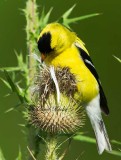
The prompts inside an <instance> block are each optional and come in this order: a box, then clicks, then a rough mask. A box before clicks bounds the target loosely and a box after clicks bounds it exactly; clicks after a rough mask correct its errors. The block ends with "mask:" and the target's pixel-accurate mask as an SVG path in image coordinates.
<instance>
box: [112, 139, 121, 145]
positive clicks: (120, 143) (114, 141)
mask: <svg viewBox="0 0 121 160" xmlns="http://www.w3.org/2000/svg"><path fill="white" fill-rule="evenodd" d="M111 142H112V143H114V144H118V145H121V142H119V141H116V140H112V141H111Z"/></svg>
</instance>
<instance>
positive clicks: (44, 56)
mask: <svg viewBox="0 0 121 160" xmlns="http://www.w3.org/2000/svg"><path fill="white" fill-rule="evenodd" d="M45 58H46V55H45V54H43V53H41V61H42V62H43V61H44V60H45Z"/></svg>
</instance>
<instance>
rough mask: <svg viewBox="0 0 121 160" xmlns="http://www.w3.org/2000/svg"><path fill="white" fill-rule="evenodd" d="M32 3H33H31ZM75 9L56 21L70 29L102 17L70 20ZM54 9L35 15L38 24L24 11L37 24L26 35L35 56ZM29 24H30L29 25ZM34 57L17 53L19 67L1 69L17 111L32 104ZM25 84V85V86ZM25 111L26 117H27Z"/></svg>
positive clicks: (83, 138) (118, 153) (78, 136)
mask: <svg viewBox="0 0 121 160" xmlns="http://www.w3.org/2000/svg"><path fill="white" fill-rule="evenodd" d="M28 2H30V0H28ZM31 2H32V1H31ZM35 7H36V11H37V5H35ZM74 8H75V5H73V6H72V7H71V8H70V9H69V10H67V11H66V12H65V13H64V14H63V15H62V16H61V17H60V18H59V19H57V20H55V21H57V22H60V23H62V24H63V25H65V26H66V27H68V28H70V24H72V23H75V22H77V21H80V20H84V19H87V18H91V17H95V16H98V15H100V14H99V13H93V14H89V15H84V16H79V17H75V18H69V16H70V14H71V13H72V11H73V9H74ZM29 9H30V12H31V7H30V8H29ZM52 10H53V8H50V10H49V11H48V12H47V13H45V9H44V8H43V9H42V13H41V16H40V17H39V16H38V15H39V14H38V11H37V12H36V14H35V17H36V22H37V23H34V22H33V21H31V19H30V18H31V17H30V15H29V14H28V11H27V10H25V9H24V10H23V11H24V14H25V17H26V20H27V21H29V22H30V21H31V22H32V23H33V24H34V27H35V24H36V27H35V28H34V31H32V30H31V29H30V28H29V27H30V25H28V26H26V33H27V45H28V46H29V45H30V41H31V46H33V50H32V51H30V52H32V55H34V54H33V51H35V50H36V49H35V44H36V40H37V38H38V34H39V32H40V31H41V30H42V29H43V28H44V27H45V26H46V25H47V24H48V23H49V20H50V15H51V13H52ZM29 22H28V23H29ZM33 24H32V25H33ZM29 47H30V46H29ZM32 55H31V56H30V57H28V55H26V60H25V61H24V58H23V56H22V54H21V53H20V54H18V53H16V57H17V62H18V65H17V66H16V67H4V68H0V70H1V71H2V72H4V75H5V78H6V79H3V78H1V80H2V81H3V83H4V84H5V85H6V86H7V87H8V89H9V90H10V94H12V93H13V92H14V93H16V95H17V96H18V99H19V104H16V105H15V109H16V106H17V107H18V106H20V105H23V106H26V105H28V106H29V105H30V104H31V103H32V102H31V98H30V97H29V96H30V94H29V87H30V85H31V84H30V77H29V72H30V68H29V67H30V66H29V65H30V64H29V59H31V58H33V57H34V58H33V59H34V60H35V62H36V60H37V59H36V56H35V55H34V56H33V57H32ZM114 57H115V58H116V59H117V60H118V61H119V62H120V63H121V59H119V58H118V57H116V56H114ZM17 74H19V76H21V77H22V78H21V80H18V79H17ZM23 84H24V85H23ZM23 86H24V87H23ZM12 109H14V108H10V109H9V111H11V110H12ZM25 112H26V111H24V115H25ZM72 139H73V140H78V141H82V142H87V143H95V139H94V138H91V137H88V136H85V135H84V134H80V133H79V134H76V135H75V136H73V138H72ZM111 142H112V144H115V145H121V142H118V141H115V140H112V141H111ZM110 154H113V155H116V156H120V157H121V151H120V150H119V151H112V152H111V153H110ZM0 159H1V160H5V158H4V155H3V153H2V151H1V150H0ZM16 160H22V153H21V150H19V154H18V157H17V158H16Z"/></svg>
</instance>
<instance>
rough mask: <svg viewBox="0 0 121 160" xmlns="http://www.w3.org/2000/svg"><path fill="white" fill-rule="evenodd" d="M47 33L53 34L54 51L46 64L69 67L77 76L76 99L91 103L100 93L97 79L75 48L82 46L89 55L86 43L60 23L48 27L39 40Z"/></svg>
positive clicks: (52, 45) (48, 56)
mask: <svg viewBox="0 0 121 160" xmlns="http://www.w3.org/2000/svg"><path fill="white" fill-rule="evenodd" d="M47 32H49V33H50V34H51V48H54V49H53V51H52V52H51V53H49V54H48V55H47V57H46V59H45V63H46V64H47V65H53V66H55V67H57V66H60V67H69V68H70V72H71V73H73V74H74V75H75V77H76V80H77V87H78V93H77V94H76V97H78V98H79V99H80V101H82V102H83V103H86V102H89V101H90V100H92V99H93V98H94V97H96V95H97V94H98V93H99V88H98V83H97V81H96V79H95V77H94V76H93V75H92V73H91V72H90V71H89V69H88V68H87V67H86V65H85V64H84V62H83V60H82V58H81V56H80V53H79V50H78V49H77V47H76V46H75V44H76V45H78V46H80V47H81V48H82V49H83V50H84V51H85V52H86V53H87V54H88V51H87V49H86V48H85V46H84V43H83V42H82V41H81V40H80V39H79V38H78V37H77V36H76V34H75V33H74V32H71V31H70V30H68V29H67V28H65V27H64V26H62V25H60V24H58V23H52V24H49V25H47V27H45V29H44V30H43V31H42V32H41V34H40V36H39V38H40V37H41V36H42V35H43V33H47Z"/></svg>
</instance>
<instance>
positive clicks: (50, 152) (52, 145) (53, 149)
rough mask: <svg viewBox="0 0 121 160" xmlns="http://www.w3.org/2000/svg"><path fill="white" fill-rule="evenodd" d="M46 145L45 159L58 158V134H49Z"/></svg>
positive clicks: (53, 159)
mask: <svg viewBox="0 0 121 160" xmlns="http://www.w3.org/2000/svg"><path fill="white" fill-rule="evenodd" d="M46 147H47V150H46V155H45V160H57V159H58V157H57V136H54V135H51V136H48V138H47V142H46Z"/></svg>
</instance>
